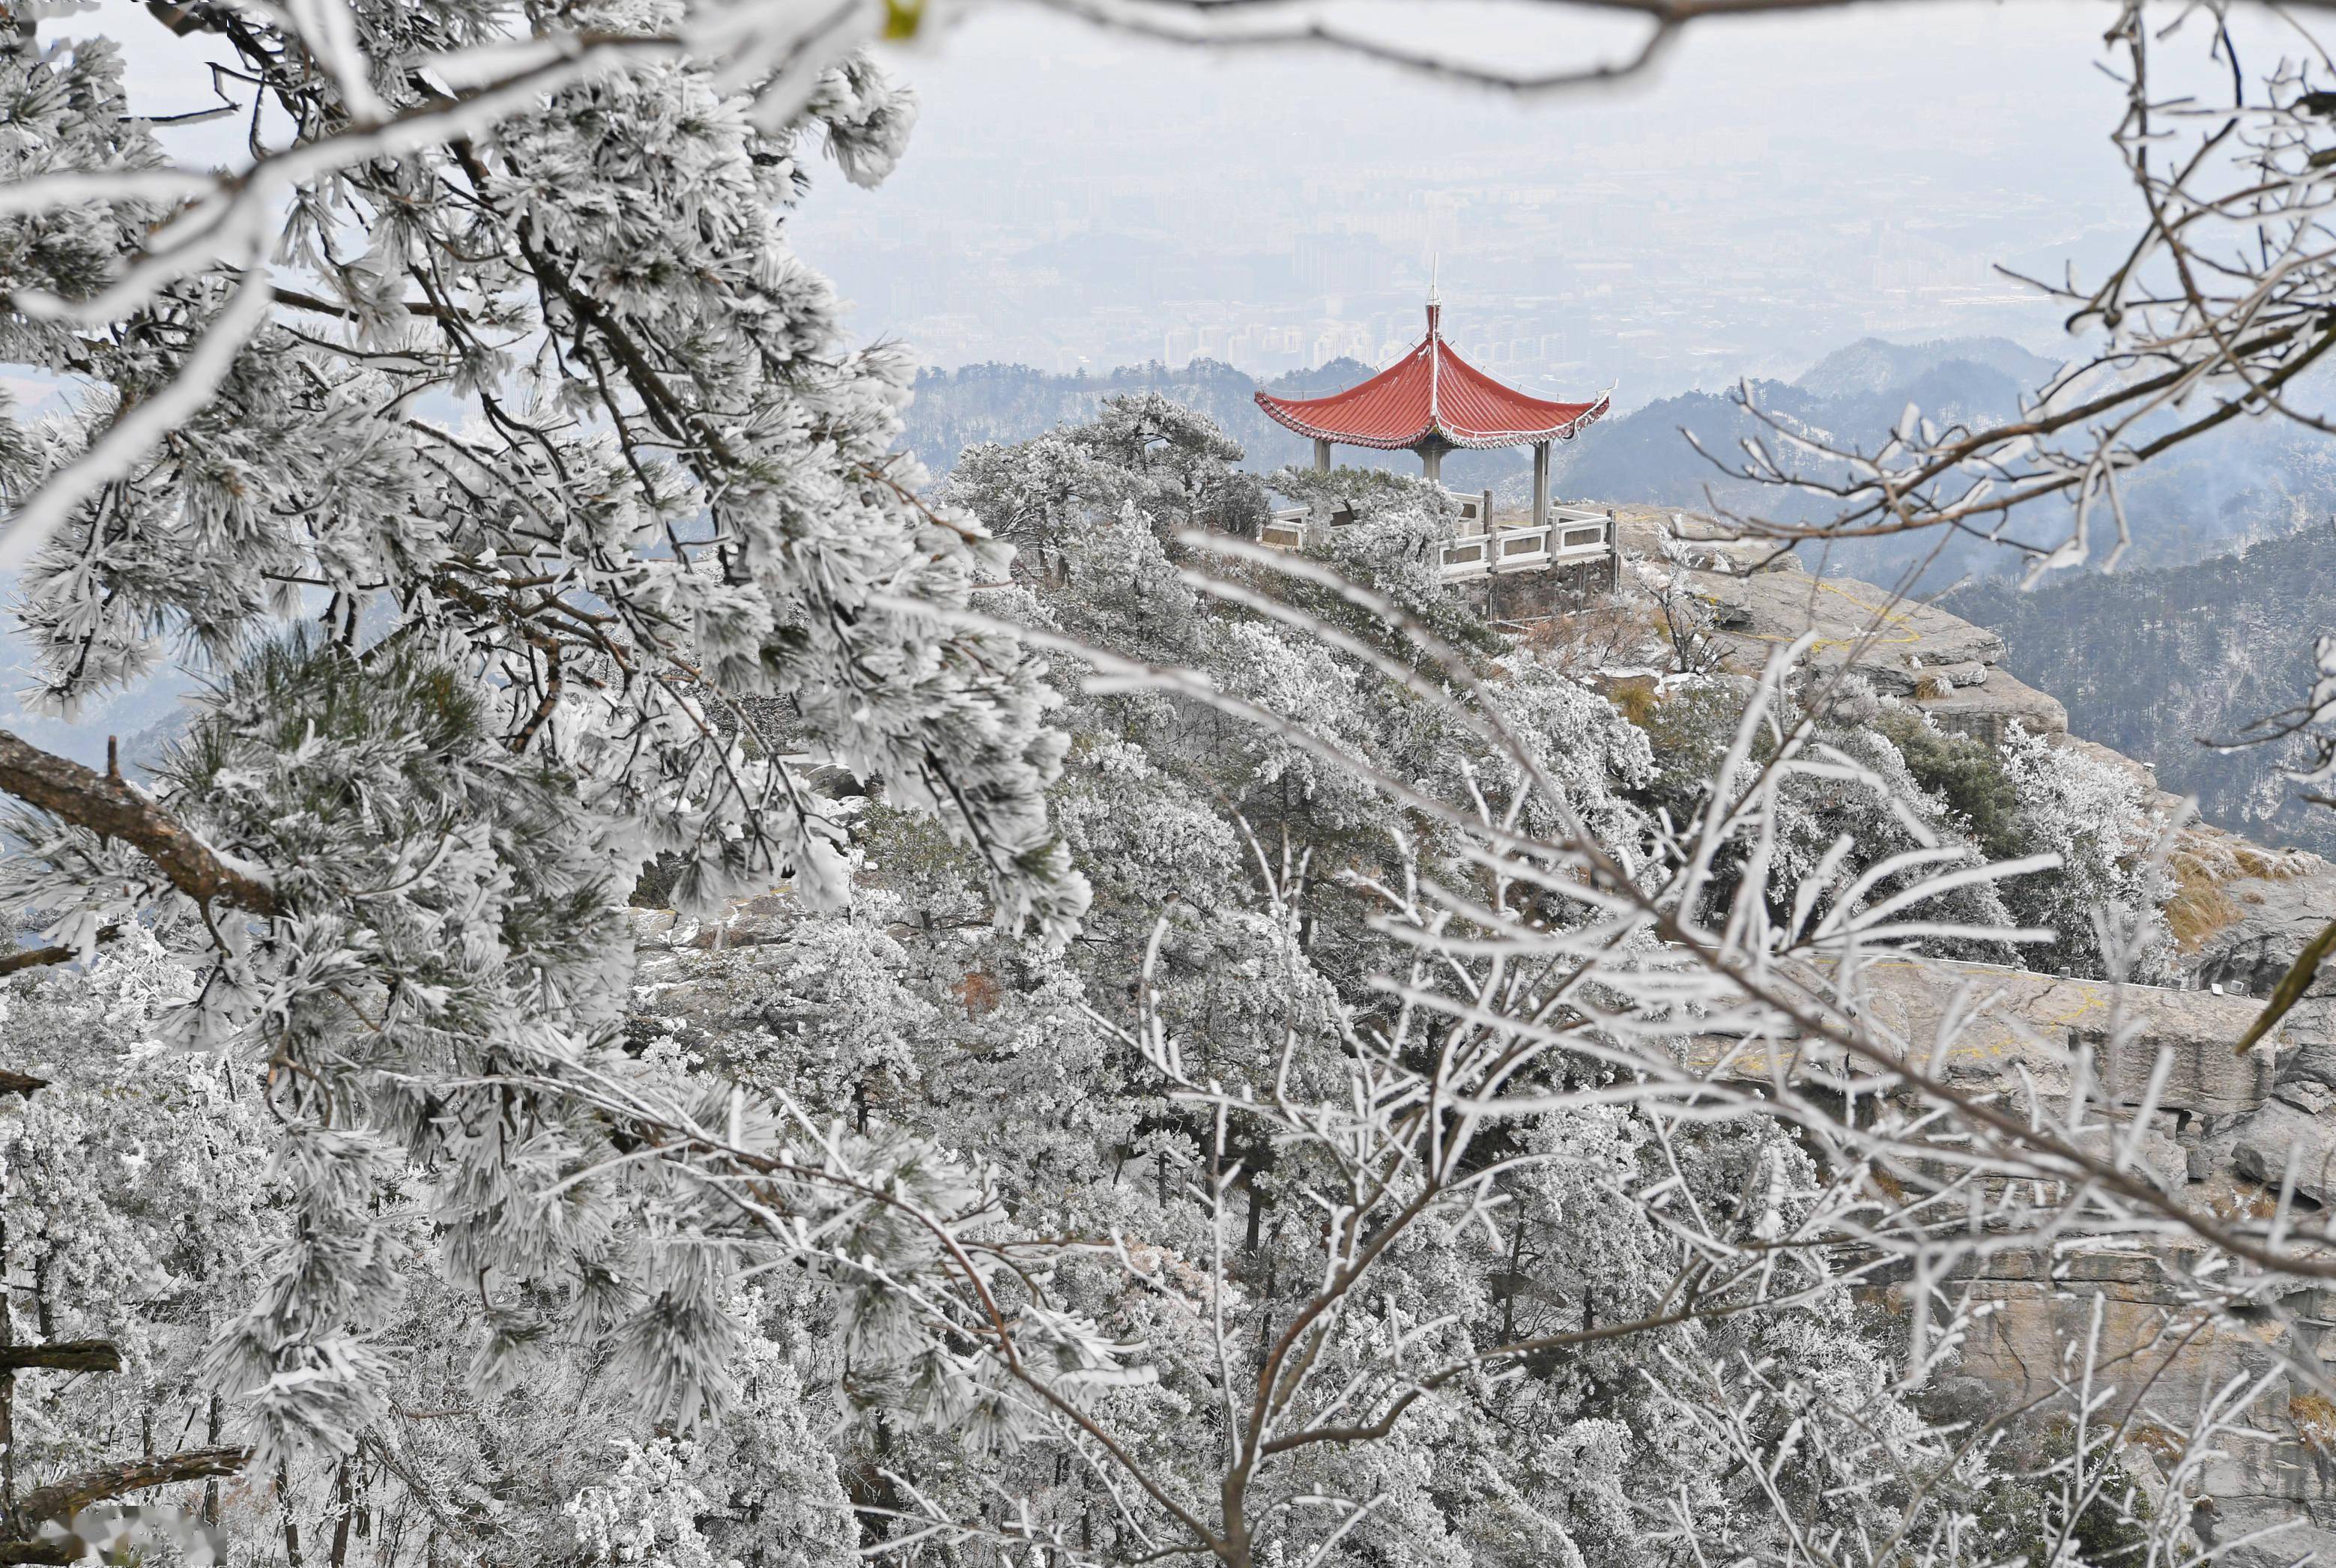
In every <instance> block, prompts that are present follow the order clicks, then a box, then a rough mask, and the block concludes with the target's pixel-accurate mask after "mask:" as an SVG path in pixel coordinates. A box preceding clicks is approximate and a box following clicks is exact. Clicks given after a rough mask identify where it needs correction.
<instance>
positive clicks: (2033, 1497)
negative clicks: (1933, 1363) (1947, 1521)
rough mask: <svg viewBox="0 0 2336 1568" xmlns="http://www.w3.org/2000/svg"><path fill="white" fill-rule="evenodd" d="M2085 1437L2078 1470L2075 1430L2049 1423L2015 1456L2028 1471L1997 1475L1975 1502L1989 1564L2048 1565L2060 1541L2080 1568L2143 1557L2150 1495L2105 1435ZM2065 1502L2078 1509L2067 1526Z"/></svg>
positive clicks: (2113, 1566)
mask: <svg viewBox="0 0 2336 1568" xmlns="http://www.w3.org/2000/svg"><path fill="white" fill-rule="evenodd" d="M2089 1436H2090V1437H2091V1443H2090V1445H2089V1446H2088V1452H2087V1453H2086V1455H2085V1456H2084V1459H2083V1463H2082V1464H2081V1465H2079V1464H2078V1461H2077V1433H2076V1428H2075V1427H2073V1426H2071V1425H2070V1424H2069V1423H2068V1422H2066V1421H2057V1422H2055V1423H2053V1425H2052V1426H2051V1427H2049V1428H2048V1429H2047V1430H2046V1431H2045V1433H2044V1435H2043V1437H2041V1438H2040V1439H2039V1440H2038V1441H2037V1442H2036V1443H2035V1444H2034V1446H2033V1452H2032V1453H2030V1454H2029V1455H2026V1456H2020V1457H2021V1461H2022V1467H2023V1468H2024V1469H2025V1470H2026V1472H2027V1473H2025V1474H2008V1475H2000V1476H1998V1477H1997V1478H1996V1480H1995V1481H1994V1483H1993V1484H1992V1485H1990V1486H1989V1487H1988V1488H1987V1490H1986V1492H1985V1493H1984V1494H1983V1495H1981V1496H1980V1497H1979V1498H1978V1499H1977V1500H1976V1501H1977V1505H1978V1507H1977V1519H1976V1522H1977V1524H1978V1525H1979V1527H1980V1529H1981V1532H1982V1533H1983V1534H1984V1535H1985V1537H1986V1540H1985V1546H1986V1552H1985V1556H1986V1557H1987V1558H1988V1559H1989V1560H1990V1561H1993V1562H2009V1561H2010V1560H2012V1559H2014V1558H2024V1559H2026V1560H2027V1562H2028V1563H2029V1564H2031V1568H2032V1565H2035V1564H2040V1563H2051V1562H2053V1561H2055V1550H2056V1548H2057V1547H2058V1546H2059V1544H2060V1542H2061V1541H2062V1539H2063V1538H2064V1537H2065V1539H2066V1540H2067V1541H2068V1544H2070V1545H2071V1546H2073V1547H2074V1548H2075V1552H2076V1560H2077V1562H2078V1563H2082V1564H2084V1565H2085V1568H2129V1565H2137V1564H2139V1563H2143V1562H2145V1561H2146V1559H2147V1555H2148V1550H2149V1523H2150V1521H2151V1519H2153V1518H2154V1517H2155V1516H2156V1510H2155V1508H2154V1506H2153V1505H2152V1504H2151V1502H2150V1497H2149V1494H2148V1492H2147V1491H2146V1489H2144V1487H2143V1486H2142V1485H2141V1483H2140V1481H2139V1479H2138V1478H2137V1477H2136V1476H2135V1475H2134V1474H2133V1472H2132V1471H2131V1470H2130V1469H2128V1468H2127V1466H2126V1463H2125V1461H2124V1460H2123V1459H2122V1458H2121V1457H2119V1456H2118V1455H2117V1450H2116V1447H2115V1446H2114V1444H2113V1442H2112V1441H2111V1440H2110V1437H2111V1435H2110V1434H2109V1433H2107V1432H2106V1431H2100V1430H2096V1431H2095V1432H2093V1433H2092V1434H2090V1435H2089ZM2088 1493H2089V1494H2090V1495H2089V1496H2088V1495H2087V1494H2088ZM2072 1497H2073V1498H2075V1499H2076V1500H2077V1501H2078V1502H2080V1503H2081V1504H2082V1506H2081V1507H2080V1508H2079V1509H2078V1513H2077V1516H2076V1518H2075V1519H2074V1520H2073V1521H2071V1520H2069V1518H2068V1505H2069V1502H2070V1500H2071V1498H2072Z"/></svg>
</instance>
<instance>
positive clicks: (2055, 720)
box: [1611, 507, 2068, 743]
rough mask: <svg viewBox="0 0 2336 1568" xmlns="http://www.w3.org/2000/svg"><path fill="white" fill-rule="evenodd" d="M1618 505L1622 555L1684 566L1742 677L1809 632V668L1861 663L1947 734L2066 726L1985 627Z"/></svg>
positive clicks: (1860, 668) (1685, 521)
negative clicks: (2010, 668)
mask: <svg viewBox="0 0 2336 1568" xmlns="http://www.w3.org/2000/svg"><path fill="white" fill-rule="evenodd" d="M1611 510H1612V511H1613V512H1614V514H1615V521H1616V531H1615V532H1616V540H1617V542H1618V543H1619V544H1620V546H1621V549H1622V550H1623V552H1624V554H1625V555H1626V556H1635V557H1636V558H1637V559H1638V560H1640V561H1643V562H1646V563H1648V564H1649V565H1650V566H1653V567H1654V568H1655V569H1656V570H1659V571H1663V572H1666V573H1668V572H1669V571H1671V570H1674V569H1676V570H1678V571H1679V575H1680V576H1681V577H1682V578H1683V579H1684V581H1683V583H1682V584H1681V587H1682V588H1683V589H1684V592H1685V596H1686V597H1687V598H1688V599H1690V600H1691V601H1692V602H1694V603H1696V604H1698V605H1700V606H1701V607H1702V608H1703V610H1704V612H1705V613H1706V614H1707V615H1708V618H1709V626H1708V628H1707V633H1708V636H1709V637H1710V638H1712V639H1713V641H1714V642H1716V643H1718V645H1719V646H1720V647H1721V648H1723V649H1724V650H1725V652H1726V655H1727V659H1728V667H1729V668H1731V669H1733V670H1735V671H1737V673H1739V674H1745V675H1751V674H1757V672H1758V671H1759V669H1760V668H1761V667H1763V666H1764V665H1766V664H1767V661H1768V659H1769V658H1770V657H1772V656H1773V655H1774V654H1775V653H1776V650H1777V649H1778V648H1785V647H1787V646H1789V645H1790V644H1791V643H1792V642H1793V641H1794V640H1795V639H1796V638H1799V637H1801V636H1802V635H1803V634H1805V633H1813V634H1814V635H1815V642H1814V643H1813V644H1812V645H1811V646H1810V648H1809V651H1808V656H1807V657H1808V662H1809V664H1810V665H1811V666H1813V667H1816V668H1820V669H1823V668H1837V667H1842V666H1844V665H1847V666H1851V667H1854V668H1855V669H1856V670H1857V672H1858V673H1859V674H1860V675H1861V676H1863V677H1864V678H1865V679H1866V681H1867V682H1868V683H1869V684H1871V685H1872V686H1873V687H1874V689H1875V690H1877V691H1879V692H1881V693H1883V695H1885V696H1897V697H1903V698H1904V699H1906V700H1908V701H1911V702H1913V703H1914V704H1916V705H1917V706H1920V707H1922V709H1923V710H1924V711H1926V712H1928V713H1929V714H1930V715H1931V716H1932V717H1933V718H1934V719H1936V720H1937V721H1938V723H1939V725H1940V726H1941V727H1942V728H1945V729H1950V730H1953V731H1956V732H1957V733H1959V734H1963V735H1974V736H1976V737H1978V738H1980V739H1982V740H1986V741H1989V742H1990V743H2000V741H2001V740H2002V738H2003V735H2004V733H2005V731H2006V729H2007V728H2008V727H2009V726H2013V725H2018V726H2020V727H2022V728H2024V729H2028V730H2030V731H2033V732H2034V733H2037V734H2039V735H2059V734H2065V733H2066V732H2067V730H2068V709H2067V708H2065V707H2063V706H2061V705H2060V703H2059V699H2058V698H2056V697H2053V696H2050V695H2049V694H2047V693H2045V692H2040V691H2038V690H2037V689H2036V688H2035V687H2031V686H2029V685H2027V684H2025V683H2024V682H2021V681H2020V680H2018V679H2015V678H2014V677H2012V676H2010V674H2008V673H2006V672H2005V671H2004V669H2003V668H2002V667H2001V665H2002V661H2003V655H2004V646H2003V639H2002V638H2000V637H1998V636H1997V635H1996V634H1995V633H1993V632H1991V631H1989V630H1988V629H1987V628H1984V627H1978V626H1973V625H1972V624H1971V622H1969V621H1967V620H1964V619H1962V618H1961V617H1958V616H1953V615H1950V614H1948V613H1947V612H1946V611H1945V610H1942V609H1937V608H1936V607H1935V606H1932V605H1928V604H1923V603H1922V602H1920V601H1917V600H1913V599H1897V598H1895V597H1894V596H1893V594H1892V593H1891V592H1890V591H1889V590H1888V589H1883V588H1877V587H1875V586H1874V584H1872V583H1868V582H1859V581H1856V580H1855V579H1851V578H1843V577H1816V576H1813V575H1811V574H1810V573H1809V572H1808V571H1807V570H1806V569H1805V568H1803V566H1802V565H1801V561H1800V558H1799V557H1798V556H1797V555H1791V554H1780V553H1779V552H1778V551H1777V550H1776V547H1775V546H1774V545H1770V544H1765V543H1759V542H1752V541H1732V540H1728V539H1726V538H1724V537H1720V536H1719V534H1718V526H1719V525H1718V524H1717V523H1715V522H1713V521H1711V520H1709V519H1708V518H1698V517H1696V516H1694V515H1693V514H1690V513H1684V512H1672V511H1656V510H1654V509H1650V508H1646V507H1615V508H1612V509H1611Z"/></svg>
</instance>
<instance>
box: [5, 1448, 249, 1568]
mask: <svg viewBox="0 0 2336 1568" xmlns="http://www.w3.org/2000/svg"><path fill="white" fill-rule="evenodd" d="M250 1457H251V1450H250V1449H248V1448H232V1447H229V1448H190V1449H188V1450H186V1451H185V1452H184V1453H181V1454H166V1455H162V1456H159V1457H156V1458H151V1459H131V1460H128V1461H126V1462H124V1463H122V1464H120V1465H108V1466H105V1467H104V1468H103V1469H100V1470H90V1471H85V1472H83V1474H81V1475H75V1476H73V1477H72V1478H71V1479H70V1480H65V1481H60V1482H58V1483H57V1484H56V1485H54V1486H42V1487H39V1488H37V1489H35V1490H34V1491H31V1492H27V1493H25V1494H24V1503H23V1505H21V1506H20V1507H19V1508H18V1509H17V1511H16V1512H17V1515H18V1517H20V1518H23V1519H26V1520H32V1521H36V1522H37V1521H40V1520H44V1519H70V1518H72V1517H73V1515H74V1514H78V1513H80V1512H81V1511H82V1510H83V1508H86V1507H88V1506H89V1505H91V1504H92V1503H102V1502H104V1501H105V1500H106V1499H107V1498H109V1497H119V1496H121V1495H122V1494H123V1493H125V1492H142V1491H144V1490H145V1489H146V1488H147V1487H149V1486H169V1485H176V1484H177V1483H179V1482H181V1481H202V1480H208V1479H209V1477H211V1476H213V1475H234V1474H235V1473H236V1472H237V1471H238V1470H240V1469H242V1468H243V1466H244V1462H245V1461H246V1460H248V1459H249V1458H250ZM34 1544H39V1543H34ZM17 1560H18V1561H38V1559H21V1558H20V1559H17ZM0 1561H6V1559H5V1558H0Z"/></svg>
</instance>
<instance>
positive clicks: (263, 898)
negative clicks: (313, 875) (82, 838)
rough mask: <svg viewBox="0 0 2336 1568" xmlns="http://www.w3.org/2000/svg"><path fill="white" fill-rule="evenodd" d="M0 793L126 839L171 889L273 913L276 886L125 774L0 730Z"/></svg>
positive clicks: (202, 900)
mask: <svg viewBox="0 0 2336 1568" xmlns="http://www.w3.org/2000/svg"><path fill="white" fill-rule="evenodd" d="M0 790H5V791H7V792H8V793H9V794H12V795H15V797H16V798H17V799H19V800H21V801H23V802H24V803H26V804H27V805H32V806H36V807H38V808H39V809H41V810H42V811H44V812H46V813H49V814H50V815H51V816H53V817H55V818H57V819H58V820H59V821H60V822H66V823H72V824H73V825H74V826H75V827H83V828H87V829H89V830H90V831H91V832H92V833H96V834H97V835H98V836H99V837H101V838H108V839H120V840H121V841H122V842H123V843H126V844H128V845H130V846H131V848H132V849H135V850H137V851H139V852H141V853H142V854H143V855H145V857H146V858H147V859H148V860H151V861H152V862H154V864H155V866H156V867H157V868H158V869H159V870H160V871H161V872H162V874H163V875H164V876H166V877H168V878H170V884H171V886H173V887H175V888H177V889H178V890H179V891H180V892H182V893H184V894H186V895H187V896H188V897H189V898H190V899H192V900H194V901H196V902H197V903H200V904H209V903H213V902H219V903H228V904H234V905H237V906H238V907H240V908H243V909H247V910H249V911H252V912H254V913H255V914H263V915H266V914H274V913H276V912H277V910H276V893H275V890H273V889H272V888H270V887H268V885H267V884H266V883H265V882H262V881H259V880H258V878H256V877H254V876H253V875H252V874H251V873H250V872H245V871H241V870H238V869H237V868H236V867H234V866H230V865H229V864H228V863H227V862H225V861H224V860H222V859H221V858H220V857H219V852H218V851H216V850H214V849H212V848H211V847H210V846H209V844H206V843H205V842H202V840H201V839H200V838H198V837H196V836H195V835H194V834H193V833H190V832H189V831H188V830H187V828H186V826H185V824H183V823H180V822H179V821H178V819H177V818H175V817H173V816H171V815H170V813H168V812H165V811H164V810H162V808H161V807H160V806H158V805H156V804H155V803H154V802H153V801H152V800H151V799H150V798H148V797H147V795H146V794H144V793H143V792H141V791H140V790H138V789H137V788H135V787H134V786H133V785H131V784H130V783H129V781H128V780H126V779H124V778H122V775H121V774H101V773H98V772H97V771H95V770H94V769H92V768H86V767H83V765H81V764H79V763H77V762H70V761H68V760H66V759H65V758H63V757H61V756H56V755H52V754H50V753H48V752H44V751H43V750H41V749H40V748H39V747H38V746H35V745H29V744H28V743H26V742H25V741H24V740H22V739H19V738H18V737H17V736H15V735H11V734H10V733H8V732H7V731H6V730H0Z"/></svg>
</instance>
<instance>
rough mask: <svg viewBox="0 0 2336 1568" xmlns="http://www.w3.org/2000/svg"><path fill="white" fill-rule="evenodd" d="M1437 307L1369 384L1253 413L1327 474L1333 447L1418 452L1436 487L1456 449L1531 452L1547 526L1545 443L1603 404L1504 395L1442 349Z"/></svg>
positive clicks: (1604, 398) (1538, 511) (1562, 437)
mask: <svg viewBox="0 0 2336 1568" xmlns="http://www.w3.org/2000/svg"><path fill="white" fill-rule="evenodd" d="M1443 313H1444V307H1443V305H1442V303H1441V302H1440V301H1438V299H1437V298H1436V294H1435V291H1434V290H1433V289H1431V290H1430V291H1429V293H1428V297H1427V336H1426V337H1424V338H1422V339H1420V341H1419V346H1417V347H1416V348H1414V349H1413V350H1412V351H1411V352H1410V353H1408V354H1406V355H1404V356H1403V357H1402V358H1401V359H1398V360H1397V361H1396V362H1395V363H1394V364H1393V365H1389V366H1387V368H1386V369H1385V370H1382V371H1380V372H1379V373H1378V374H1377V375H1374V376H1372V377H1371V378H1370V379H1369V380H1368V381H1363V382H1358V383H1357V384H1356V385H1353V386H1350V387H1348V388H1347V390H1346V391H1344V392H1334V393H1332V394H1330V395H1329V396H1328V397H1275V396H1272V395H1270V394H1267V393H1263V392H1260V393H1259V394H1257V405H1258V406H1259V407H1260V408H1262V409H1263V410H1265V412H1266V414H1268V415H1269V416H1270V417H1271V418H1272V419H1274V420H1276V421H1278V422H1279V423H1280V424H1286V425H1288V426H1289V427H1290V429H1292V430H1294V431H1296V432H1297V433H1299V434H1300V435H1306V436H1311V437H1313V440H1314V466H1315V468H1316V469H1317V470H1319V471H1320V472H1325V473H1327V472H1329V468H1330V448H1331V447H1332V446H1333V445H1346V446H1369V447H1376V448H1377V449H1378V450H1380V451H1382V452H1416V453H1418V454H1419V462H1420V467H1421V469H1422V470H1423V471H1424V472H1426V475H1427V477H1428V478H1429V479H1431V480H1438V481H1440V480H1441V477H1442V473H1443V467H1444V454H1445V453H1447V452H1451V451H1453V450H1455V448H1460V447H1469V448H1476V449H1482V448H1485V447H1495V446H1528V445H1529V446H1531V447H1532V448H1533V521H1534V522H1535V523H1536V524H1540V523H1546V522H1548V521H1549V520H1550V517H1549V443H1551V442H1552V441H1571V440H1572V439H1573V437H1574V436H1575V434H1576V433H1579V432H1580V431H1582V429H1583V428H1584V427H1586V426H1588V425H1590V424H1594V423H1595V422H1596V421H1597V420H1599V419H1600V418H1601V417H1602V416H1603V415H1604V414H1605V413H1606V410H1607V408H1608V406H1609V399H1610V396H1611V394H1609V393H1601V394H1598V396H1597V397H1596V398H1595V399H1593V400H1592V401H1591V402H1589V403H1552V402H1550V401H1548V400H1547V399H1545V398H1539V397H1529V396H1527V395H1526V394H1523V393H1522V392H1519V391H1518V390H1517V389H1516V388H1514V387H1513V386H1504V385H1501V384H1500V383H1499V382H1497V381H1495V380H1494V379H1493V378H1492V377H1491V376H1489V375H1485V374H1484V372H1483V371H1481V370H1479V369H1477V368H1476V367H1475V365H1471V364H1469V363H1468V362H1467V361H1466V360H1465V359H1463V358H1461V357H1460V355H1457V354H1456V353H1455V352H1453V349H1452V346H1451V345H1450V344H1448V343H1446V342H1445V341H1444V330H1443Z"/></svg>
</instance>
